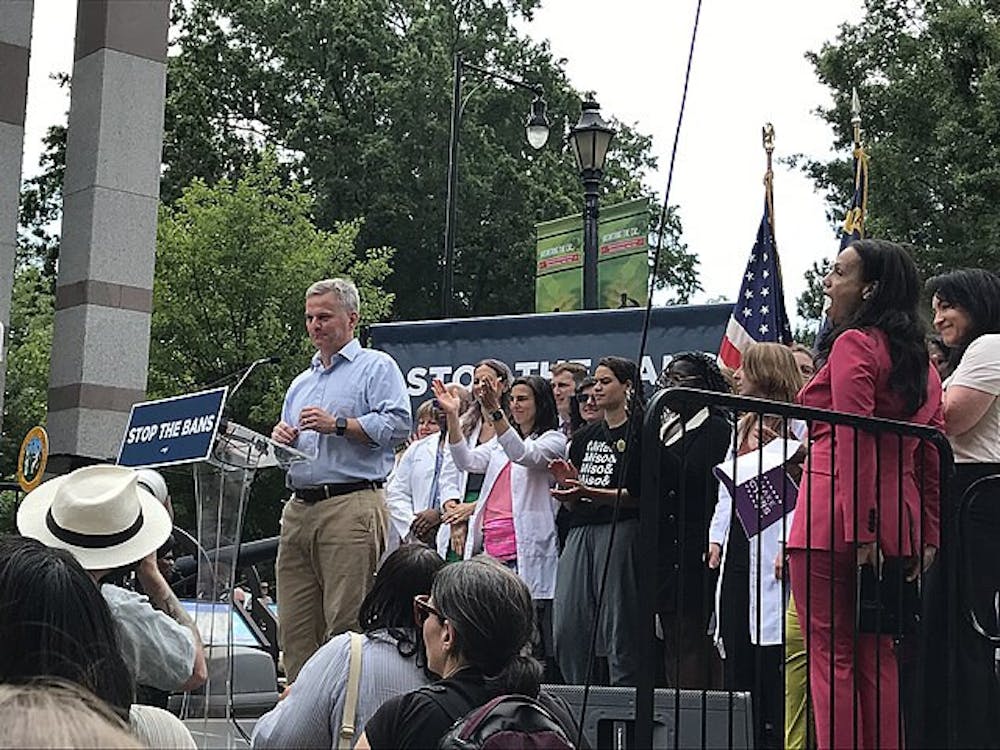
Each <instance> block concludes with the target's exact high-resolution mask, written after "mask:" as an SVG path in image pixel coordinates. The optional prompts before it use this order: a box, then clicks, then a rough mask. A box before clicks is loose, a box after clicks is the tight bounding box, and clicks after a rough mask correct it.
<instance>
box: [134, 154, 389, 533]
mask: <svg viewBox="0 0 1000 750" xmlns="http://www.w3.org/2000/svg"><path fill="white" fill-rule="evenodd" d="M313 208H314V207H313V201H312V199H311V198H310V197H309V195H308V194H307V193H306V192H305V191H304V190H303V189H302V188H301V187H300V186H298V185H296V184H286V183H284V182H283V181H282V179H281V176H280V174H279V169H278V165H277V163H276V161H275V159H274V157H273V155H265V156H264V158H263V159H261V160H260V163H259V165H258V166H256V167H253V168H250V169H248V170H247V171H246V172H245V174H244V176H243V177H241V178H239V179H238V180H235V181H230V180H229V179H228V178H222V179H220V180H219V181H218V182H217V183H216V184H215V186H213V187H208V186H207V185H206V184H205V183H204V182H202V181H201V180H195V181H194V182H193V183H192V184H191V185H190V186H189V187H188V188H187V189H186V190H184V191H183V193H182V194H181V197H180V198H179V199H178V200H177V201H175V202H174V204H173V205H171V206H164V207H162V208H161V212H160V220H159V228H158V237H157V258H156V266H157V268H156V280H155V287H154V291H153V320H152V334H151V343H150V357H149V359H150V377H149V395H150V397H151V398H155V397H159V396H168V395H175V394H178V393H186V392H189V391H193V390H196V389H198V388H199V387H203V386H205V385H207V384H209V383H212V382H214V381H217V380H218V379H220V378H222V377H225V376H226V375H228V374H230V373H237V372H239V371H240V370H241V368H243V367H244V366H246V364H247V363H248V362H251V361H253V360H255V359H258V358H261V357H267V356H270V355H273V354H279V355H280V356H281V357H282V360H281V363H280V364H279V365H278V366H276V367H275V366H272V367H268V368H262V369H259V370H257V371H256V372H255V374H254V375H253V376H252V377H251V379H250V380H249V381H247V383H246V385H245V386H244V387H243V388H242V389H241V390H240V393H239V394H238V395H237V396H236V397H235V399H234V402H233V404H232V408H231V411H230V412H229V413H230V416H231V417H232V418H233V419H234V420H236V421H237V422H240V423H242V424H246V425H247V426H249V427H252V428H253V429H256V430H258V431H261V432H264V433H266V434H270V431H271V427H272V426H273V424H274V422H275V421H276V419H277V415H278V414H279V413H280V411H281V402H282V398H283V396H284V392H285V389H286V388H287V387H288V383H289V382H291V380H292V378H293V377H295V375H296V374H298V373H299V372H301V371H302V369H304V367H305V365H306V363H307V362H308V359H309V357H310V356H311V355H312V349H311V348H310V347H309V345H308V340H307V338H306V336H305V333H304V328H303V324H302V323H301V322H300V321H301V320H302V310H303V304H304V302H303V301H304V298H305V290H306V288H307V287H308V285H309V284H310V283H312V282H313V281H316V280H317V279H322V278H328V277H331V276H338V275H348V276H350V277H351V278H353V279H354V281H355V282H356V283H357V284H358V287H359V290H360V292H361V298H362V316H361V317H362V321H363V322H372V321H376V320H382V319H384V318H385V317H386V316H387V315H388V313H389V310H390V307H391V305H392V295H391V294H388V293H386V292H384V291H383V290H382V288H381V285H382V283H383V282H384V280H385V278H386V277H387V276H388V274H389V261H390V259H391V257H392V251H391V250H390V249H388V248H375V249H367V250H364V251H362V252H358V251H357V250H356V242H357V238H358V233H359V231H360V228H361V223H360V222H351V223H346V224H342V225H338V226H337V228H336V229H335V230H334V231H332V232H327V231H322V230H319V229H317V228H316V227H315V226H314V225H313V223H312V221H311V219H310V217H311V215H312V212H313ZM280 479H281V478H280V476H277V475H276V477H265V478H263V479H262V480H261V483H259V486H258V487H257V491H258V492H259V494H260V495H261V498H262V499H266V500H269V501H273V500H274V499H276V498H277V496H278V494H279V493H280V491H281V490H280ZM176 497H177V495H176V494H175V498H176ZM180 499H181V502H180V503H179V504H180V506H181V508H180V509H179V510H180V514H179V515H181V517H183V516H184V515H186V513H185V511H186V510H187V509H186V508H185V505H186V503H185V501H184V498H183V494H182V496H181V498H180ZM276 524H277V508H276V505H275V504H274V503H273V502H269V503H266V502H259V503H251V508H250V511H249V517H248V521H247V525H248V533H249V534H253V535H254V536H257V535H259V534H260V533H268V532H270V533H276V528H277V525H276Z"/></svg>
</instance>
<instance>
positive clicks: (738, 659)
mask: <svg viewBox="0 0 1000 750" xmlns="http://www.w3.org/2000/svg"><path fill="white" fill-rule="evenodd" d="M735 378H736V385H737V390H738V392H739V394H740V395H741V396H750V397H755V398H764V399H768V400H771V401H785V402H789V403H791V402H793V401H794V400H795V396H796V394H797V393H798V391H799V389H800V388H801V386H802V376H801V373H800V372H799V368H798V365H797V364H796V362H795V358H794V356H793V355H792V352H791V350H790V349H789V348H788V347H786V346H784V345H782V344H777V343H758V344H752V345H751V346H750V347H749V348H748V349H747V350H746V351H744V352H743V356H742V363H741V366H740V368H739V369H738V370H737V371H736V373H735ZM803 440H805V424H804V423H802V422H800V421H798V420H790V421H788V422H787V423H786V422H785V421H784V420H782V419H780V418H778V417H773V416H766V415H765V416H764V417H763V418H761V416H760V415H758V414H755V413H749V414H745V415H744V416H743V417H742V418H741V419H740V421H739V424H738V426H737V436H736V446H735V451H734V450H733V448H732V447H731V448H730V451H729V455H727V456H726V460H725V462H724V463H723V464H722V465H721V467H720V468H721V469H727V470H728V471H727V473H729V474H735V473H737V472H736V471H733V469H736V470H737V471H740V469H738V468H737V461H738V460H739V457H741V456H745V457H746V458H745V459H744V460H748V461H750V463H751V465H752V466H755V465H757V463H758V462H760V463H762V464H763V463H766V461H765V459H764V458H763V455H764V454H765V453H766V454H769V453H771V452H773V451H775V450H776V451H777V452H778V459H777V460H778V461H779V462H783V461H785V460H789V459H791V460H792V461H793V462H794V460H796V459H793V456H792V454H794V453H795V452H796V450H795V449H796V447H797V442H796V441H803ZM762 452H765V453H762ZM752 466H751V468H752ZM786 467H787V465H786ZM740 473H743V472H740ZM789 486H790V487H791V485H789ZM778 489H779V492H781V491H783V490H782V488H778ZM783 492H784V495H785V497H788V498H789V500H793V499H794V497H795V493H794V491H793V490H790V489H789V490H787V491H783ZM782 510H783V509H781V508H778V509H777V512H778V513H782ZM772 512H774V511H772ZM792 513H793V511H791V510H789V511H788V512H787V513H783V514H782V515H783V516H784V517H782V518H779V520H778V521H775V522H773V523H771V524H770V525H768V526H766V528H763V529H762V530H761V531H760V532H758V533H756V534H754V535H753V536H751V537H749V538H748V536H747V532H746V530H745V528H744V526H743V523H742V522H741V521H740V520H739V518H734V517H733V516H734V515H735V514H734V512H733V500H732V497H731V496H730V493H729V491H728V490H727V488H726V483H725V482H720V483H719V496H718V500H717V502H716V505H715V513H714V515H713V516H712V522H711V524H710V526H709V536H708V542H709V543H708V552H707V554H706V560H707V563H708V566H709V567H710V568H720V567H721V571H720V575H719V579H718V584H717V586H716V598H715V601H716V606H715V614H716V630H715V643H716V646H717V647H718V649H719V653H720V655H721V656H722V658H723V675H724V684H725V688H726V689H727V690H749V691H752V692H753V693H754V696H753V705H754V715H755V716H754V718H755V729H756V735H757V743H758V746H760V747H770V746H777V744H776V743H778V744H780V742H779V739H780V733H781V729H782V726H781V710H782V708H781V707H782V702H783V698H782V696H783V686H782V681H781V661H782V651H781V644H782V621H783V619H784V611H785V596H784V589H783V587H782V582H781V580H779V579H778V578H777V576H776V573H775V569H774V560H775V558H776V557H777V556H778V554H779V552H780V550H781V545H782V542H783V540H784V536H785V533H786V532H787V530H788V529H789V528H790V526H791V522H792ZM757 523H758V524H759V525H763V524H761V519H760V518H758V519H757ZM758 687H759V691H758Z"/></svg>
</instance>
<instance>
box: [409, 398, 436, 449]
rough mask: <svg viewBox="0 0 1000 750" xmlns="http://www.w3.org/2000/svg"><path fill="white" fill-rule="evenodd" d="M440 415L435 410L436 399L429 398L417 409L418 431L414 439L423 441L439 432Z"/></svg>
mask: <svg viewBox="0 0 1000 750" xmlns="http://www.w3.org/2000/svg"><path fill="white" fill-rule="evenodd" d="M437 417H438V414H437V410H436V409H435V408H434V399H432V398H429V399H427V400H426V401H424V402H423V403H421V404H420V406H418V407H417V418H416V420H414V421H415V422H416V430H415V432H414V437H415V438H416V439H417V440H421V439H423V438H425V437H428V436H430V435H433V434H434V433H435V432H438V431H439V430H440V429H441V427H440V426H439V425H438V419H437Z"/></svg>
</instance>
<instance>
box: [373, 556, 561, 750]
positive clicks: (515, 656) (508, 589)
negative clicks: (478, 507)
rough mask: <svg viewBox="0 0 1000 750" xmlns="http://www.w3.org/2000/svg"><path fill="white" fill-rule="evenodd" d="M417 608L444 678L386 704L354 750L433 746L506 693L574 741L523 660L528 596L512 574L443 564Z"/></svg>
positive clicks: (556, 704)
mask: <svg viewBox="0 0 1000 750" xmlns="http://www.w3.org/2000/svg"><path fill="white" fill-rule="evenodd" d="M416 605H417V609H418V613H419V619H420V622H421V623H422V629H423V630H422V632H423V637H424V644H425V647H426V649H427V662H428V666H429V667H430V669H431V670H433V671H434V672H435V673H437V674H439V675H441V679H440V680H439V681H438V682H436V683H434V684H433V685H431V686H428V687H426V688H421V689H419V690H416V691H414V692H411V693H407V694H406V695H401V696H398V697H396V698H391V699H390V700H388V701H386V702H385V703H384V704H383V705H382V707H381V708H380V709H379V710H378V711H377V712H376V713H375V715H374V716H373V717H372V718H371V720H370V721H369V722H368V726H367V727H366V729H365V733H364V735H362V737H361V739H360V741H359V742H358V744H357V747H358V748H360V749H361V750H366V749H367V748H375V749H376V750H383V748H386V749H387V748H399V750H407V749H408V748H432V747H437V746H438V742H439V741H440V739H441V737H442V736H443V735H444V734H445V732H447V731H448V729H449V728H450V727H451V726H452V724H453V723H454V722H455V721H456V720H457V719H459V718H461V717H462V716H464V715H466V714H467V713H468V712H469V711H471V710H472V709H474V708H477V707H478V706H481V705H483V704H485V703H487V702H488V701H490V700H491V699H492V698H495V697H497V696H499V695H505V694H510V693H517V694H520V695H526V696H528V697H530V698H537V699H538V700H539V701H540V702H541V703H542V704H543V705H544V706H545V707H546V708H547V709H549V710H550V712H552V713H553V714H554V715H555V716H556V718H557V719H558V720H560V724H561V725H562V726H563V727H564V729H565V730H566V733H567V735H568V736H570V737H575V734H576V733H575V730H574V728H573V722H572V718H571V717H570V716H569V712H568V710H567V709H566V707H565V704H564V703H562V702H561V701H559V700H557V699H555V698H553V697H551V696H548V695H547V694H545V693H544V692H542V691H541V678H542V667H541V665H540V664H539V663H538V662H537V661H535V659H533V658H532V657H530V656H524V655H522V654H523V652H524V650H525V648H526V646H527V644H528V642H529V640H530V638H531V634H532V630H533V615H534V607H533V604H532V597H531V592H530V591H529V590H528V587H527V586H526V585H525V583H524V582H523V581H522V580H521V579H520V578H519V577H518V576H517V575H515V574H514V573H513V571H511V570H509V569H508V568H506V567H504V566H503V565H501V564H499V563H498V562H497V561H496V560H493V559H492V558H490V557H487V556H485V555H480V556H478V557H474V558H472V559H471V560H466V561H463V562H459V563H455V564H454V565H448V566H446V567H445V568H444V570H442V571H441V572H440V573H439V574H438V576H437V578H436V579H435V581H434V585H433V587H432V588H431V593H430V596H426V597H418V598H417V600H416Z"/></svg>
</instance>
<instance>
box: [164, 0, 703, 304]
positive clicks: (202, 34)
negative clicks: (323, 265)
mask: <svg viewBox="0 0 1000 750" xmlns="http://www.w3.org/2000/svg"><path fill="white" fill-rule="evenodd" d="M538 4H539V2H538V0H472V2H464V3H424V2H417V0H369V1H367V2H333V0H310V1H309V2H307V1H306V0H281V1H280V2H276V1H275V0H195V2H193V3H192V4H191V7H190V9H187V8H186V7H185V6H184V5H183V4H175V14H176V16H175V22H176V33H177V36H176V43H175V49H176V54H175V55H174V56H173V57H172V58H171V59H170V63H169V64H170V69H169V75H168V106H167V124H166V131H167V132H166V141H165V146H164V161H165V173H164V175H165V176H164V183H163V195H164V197H165V198H166V199H167V200H171V199H173V198H174V197H176V195H177V194H178V190H179V186H182V185H186V184H187V183H188V182H189V181H190V180H191V179H192V178H193V177H201V178H203V179H204V180H205V181H206V182H207V183H208V184H212V183H213V182H214V181H215V180H217V179H219V178H221V177H223V176H226V175H234V174H239V173H240V171H241V170H243V169H245V168H247V166H248V165H252V164H253V163H254V161H255V159H256V157H255V153H256V152H257V151H258V150H259V148H260V147H261V145H263V144H268V145H271V146H272V147H274V148H275V149H277V150H278V151H279V152H280V153H282V154H283V155H284V156H287V162H286V166H285V169H286V172H287V173H288V174H289V175H291V176H295V177H296V178H298V179H299V180H300V181H301V183H302V184H303V185H304V186H305V187H307V188H308V189H309V190H310V191H311V192H312V193H313V194H314V195H315V197H316V216H315V219H316V223H317V225H318V226H320V227H323V228H330V227H332V226H334V225H335V224H336V222H338V221H349V220H353V219H354V218H356V217H364V218H365V223H364V226H363V227H362V229H361V234H360V244H361V245H362V246H381V245H389V246H392V247H395V248H397V254H396V256H395V262H396V268H395V272H394V273H393V275H392V276H391V277H390V278H389V279H388V282H387V283H388V287H389V288H390V289H391V290H392V291H393V292H394V293H395V294H396V297H397V306H396V309H395V311H394V314H395V316H396V317H400V318H419V317H430V316H434V315H437V314H438V313H439V310H440V289H441V277H442V268H441V264H440V258H441V247H442V244H443V228H444V211H445V176H446V171H447V170H446V162H445V160H446V156H447V143H448V136H449V121H450V107H451V78H452V60H453V56H454V54H455V52H456V51H457V50H462V51H463V53H464V54H465V56H466V58H467V59H469V60H470V61H473V62H476V63H479V64H482V65H485V66H487V67H489V68H491V69H496V70H500V71H503V72H506V73H510V74H512V75H516V76H520V77H523V78H526V79H528V80H530V81H532V82H538V83H540V84H541V85H542V86H543V87H544V89H545V92H546V99H547V100H548V104H549V113H550V119H551V120H552V123H553V131H554V132H553V138H552V140H551V141H550V144H549V145H548V146H547V147H546V148H544V149H543V150H542V151H540V152H534V151H532V150H531V149H530V148H529V147H528V146H527V144H525V143H524V134H523V133H524V131H523V124H524V117H525V113H526V111H527V109H528V105H529V103H530V95H528V94H527V93H526V92H524V91H521V90H519V89H511V88H509V87H507V86H506V85H504V84H501V83H498V82H496V81H492V80H486V81H482V80H479V79H476V78H470V79H469V81H468V85H467V87H466V91H467V92H468V97H467V102H466V106H465V115H464V119H463V122H462V129H461V149H460V154H459V184H460V189H459V200H458V203H457V207H458V223H457V232H456V237H457V241H456V255H455V276H456V307H457V308H458V313H459V314H493V313H504V312H524V311H526V310H530V309H532V304H533V297H534V292H533V286H534V284H533V269H534V265H535V264H534V261H535V250H534V244H535V242H534V226H533V225H534V223H535V222H537V221H542V220H546V219H551V218H554V217H557V216H561V215H566V214H570V213H574V212H577V211H579V210H580V209H581V206H582V189H581V187H580V185H579V182H578V176H577V175H576V172H575V169H574V168H573V166H572V159H571V157H570V156H569V153H568V152H567V149H566V146H565V144H562V143H560V140H559V136H560V131H563V130H565V127H566V125H567V123H568V122H573V121H575V120H576V116H577V114H578V112H579V97H578V94H577V93H576V92H574V91H573V90H572V89H571V88H570V86H569V85H568V82H567V81H566V78H565V74H564V72H563V70H562V68H561V66H560V64H559V63H558V62H557V61H555V60H553V58H552V55H551V52H550V51H549V50H548V48H547V46H546V45H539V44H535V43H533V42H531V41H529V40H526V39H524V38H523V37H521V36H519V35H518V33H517V31H516V30H515V29H514V27H513V25H512V23H511V19H512V18H513V17H514V16H524V17H528V16H530V14H531V12H532V11H533V10H534V9H535V8H536V7H537V6H538ZM473 88H474V91H473ZM616 125H617V127H618V131H619V135H618V137H617V138H616V141H615V145H614V148H613V150H612V153H611V155H610V157H609V162H608V165H607V169H606V178H605V181H604V195H603V196H602V201H604V202H605V205H607V204H608V203H610V202H615V201H618V200H626V199H630V198H636V197H639V196H641V195H643V194H644V193H645V190H644V188H643V186H642V176H643V174H644V173H645V171H646V170H648V169H649V168H650V167H651V166H653V159H652V157H651V156H650V153H649V150H650V140H649V138H648V137H646V136H644V135H641V134H639V133H637V132H635V131H634V130H633V129H632V128H629V127H627V126H625V125H622V124H621V123H616ZM673 216H674V220H675V221H676V222H677V230H678V231H677V232H674V231H673V230H671V231H670V232H668V233H667V235H666V236H665V239H667V240H669V241H668V242H667V243H666V251H665V256H666V257H665V258H664V263H663V265H662V268H663V269H666V270H664V271H663V273H661V275H660V279H661V282H662V283H664V284H667V285H669V286H672V287H675V289H676V294H675V296H676V297H677V298H678V299H685V298H686V297H687V296H688V294H690V292H691V291H692V290H693V289H694V288H696V286H695V285H696V283H697V281H696V273H695V271H694V265H695V259H694V257H693V256H691V255H690V254H689V253H687V251H686V248H685V247H684V246H683V245H681V244H680V243H679V241H677V234H678V233H679V219H676V212H675V213H674V214H673Z"/></svg>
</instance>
